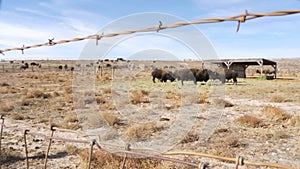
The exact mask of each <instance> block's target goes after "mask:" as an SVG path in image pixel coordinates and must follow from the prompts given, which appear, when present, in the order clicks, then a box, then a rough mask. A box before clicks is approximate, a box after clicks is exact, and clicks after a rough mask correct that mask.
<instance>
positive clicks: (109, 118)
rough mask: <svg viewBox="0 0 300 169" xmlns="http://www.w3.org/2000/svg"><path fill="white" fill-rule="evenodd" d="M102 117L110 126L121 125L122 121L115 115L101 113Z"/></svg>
mask: <svg viewBox="0 0 300 169" xmlns="http://www.w3.org/2000/svg"><path fill="white" fill-rule="evenodd" d="M101 116H102V117H103V119H104V120H105V121H106V123H107V124H108V125H109V126H114V125H115V124H117V125H118V124H121V119H120V118H119V117H118V116H117V115H116V114H114V113H109V112H101Z"/></svg>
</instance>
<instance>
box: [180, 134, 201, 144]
mask: <svg viewBox="0 0 300 169" xmlns="http://www.w3.org/2000/svg"><path fill="white" fill-rule="evenodd" d="M198 140H199V133H195V132H193V131H190V132H188V133H187V134H186V135H185V136H184V138H183V139H182V140H181V142H180V143H182V144H186V143H191V142H195V141H198Z"/></svg>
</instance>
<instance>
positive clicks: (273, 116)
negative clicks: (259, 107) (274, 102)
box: [263, 106, 291, 122]
mask: <svg viewBox="0 0 300 169" xmlns="http://www.w3.org/2000/svg"><path fill="white" fill-rule="evenodd" d="M263 114H264V115H265V116H266V117H267V118H268V119H270V120H271V121H274V122H283V121H287V120H289V119H290V118H291V115H289V114H288V113H286V112H285V111H283V110H282V109H280V108H278V107H274V106H264V108H263Z"/></svg>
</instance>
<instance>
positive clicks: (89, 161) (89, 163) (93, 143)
mask: <svg viewBox="0 0 300 169" xmlns="http://www.w3.org/2000/svg"><path fill="white" fill-rule="evenodd" d="M95 143H96V140H93V141H92V142H91V149H90V154H89V160H88V166H87V169H90V168H91V162H92V155H93V147H94V145H95Z"/></svg>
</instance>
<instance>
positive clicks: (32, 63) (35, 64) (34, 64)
mask: <svg viewBox="0 0 300 169" xmlns="http://www.w3.org/2000/svg"><path fill="white" fill-rule="evenodd" d="M30 66H39V64H38V63H35V62H31V63H30Z"/></svg>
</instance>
